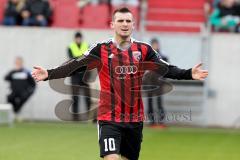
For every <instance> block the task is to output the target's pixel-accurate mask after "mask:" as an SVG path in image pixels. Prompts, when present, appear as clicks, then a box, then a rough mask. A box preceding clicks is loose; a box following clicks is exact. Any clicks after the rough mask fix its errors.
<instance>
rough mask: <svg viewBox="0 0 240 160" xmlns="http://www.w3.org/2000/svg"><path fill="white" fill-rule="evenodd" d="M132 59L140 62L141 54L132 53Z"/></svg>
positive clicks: (137, 52) (138, 52)
mask: <svg viewBox="0 0 240 160" xmlns="http://www.w3.org/2000/svg"><path fill="white" fill-rule="evenodd" d="M133 57H134V59H135V60H137V61H140V60H141V57H142V54H141V52H140V51H133Z"/></svg>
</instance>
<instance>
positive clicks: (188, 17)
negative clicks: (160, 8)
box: [147, 12, 205, 22]
mask: <svg viewBox="0 0 240 160" xmlns="http://www.w3.org/2000/svg"><path fill="white" fill-rule="evenodd" d="M147 19H148V20H155V21H181V22H204V21H205V16H204V14H189V13H188V14H186V13H157V12H150V13H149V14H148V15H147Z"/></svg>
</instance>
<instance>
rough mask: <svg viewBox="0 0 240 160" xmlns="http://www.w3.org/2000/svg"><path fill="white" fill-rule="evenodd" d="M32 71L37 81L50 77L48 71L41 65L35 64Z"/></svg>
mask: <svg viewBox="0 0 240 160" xmlns="http://www.w3.org/2000/svg"><path fill="white" fill-rule="evenodd" d="M33 68H34V69H33V71H32V77H33V78H34V79H35V81H36V82H39V81H43V80H45V79H46V78H48V72H47V70H45V69H44V68H42V67H40V66H34V67H33Z"/></svg>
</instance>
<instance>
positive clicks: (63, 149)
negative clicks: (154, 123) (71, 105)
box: [0, 123, 240, 160]
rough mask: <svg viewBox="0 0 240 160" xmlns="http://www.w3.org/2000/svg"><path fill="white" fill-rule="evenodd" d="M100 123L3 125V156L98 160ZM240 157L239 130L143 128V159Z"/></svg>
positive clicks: (6, 158)
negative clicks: (98, 128)
mask: <svg viewBox="0 0 240 160" xmlns="http://www.w3.org/2000/svg"><path fill="white" fill-rule="evenodd" d="M99 159H100V158H99V150H98V142H97V127H96V125H92V124H77V123H75V124H73V123H69V124H68V123H18V124H15V125H14V127H12V128H9V127H7V126H0V160H99ZM226 159H227V160H239V159H240V130H231V129H228V130H227V129H226V130H224V129H202V128H201V129H193V128H177V127H169V128H167V129H149V128H147V127H145V128H144V138H143V143H142V150H141V155H140V160H226Z"/></svg>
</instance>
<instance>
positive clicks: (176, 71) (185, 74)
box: [147, 46, 208, 80]
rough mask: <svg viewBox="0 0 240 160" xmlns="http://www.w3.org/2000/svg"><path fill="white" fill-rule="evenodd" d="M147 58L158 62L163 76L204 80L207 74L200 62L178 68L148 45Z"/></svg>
mask: <svg viewBox="0 0 240 160" xmlns="http://www.w3.org/2000/svg"><path fill="white" fill-rule="evenodd" d="M147 60H150V61H153V62H155V63H157V64H159V65H160V66H161V67H162V68H165V72H164V73H162V74H163V77H165V78H171V79H178V80H182V79H185V80H204V79H205V78H206V77H207V76H208V71H207V70H203V69H201V66H202V64H201V63H200V64H197V65H195V66H194V67H193V68H190V69H187V70H186V69H181V68H178V67H177V66H174V65H171V64H168V63H167V62H165V61H163V60H162V59H161V57H160V54H159V53H157V52H156V51H154V50H153V49H152V47H151V46H149V47H148V56H147ZM161 71H162V69H160V72H161Z"/></svg>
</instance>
